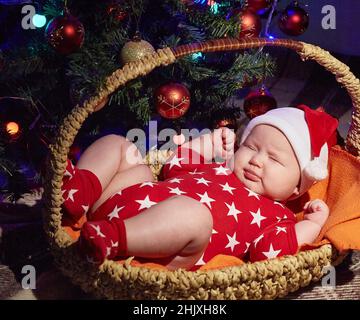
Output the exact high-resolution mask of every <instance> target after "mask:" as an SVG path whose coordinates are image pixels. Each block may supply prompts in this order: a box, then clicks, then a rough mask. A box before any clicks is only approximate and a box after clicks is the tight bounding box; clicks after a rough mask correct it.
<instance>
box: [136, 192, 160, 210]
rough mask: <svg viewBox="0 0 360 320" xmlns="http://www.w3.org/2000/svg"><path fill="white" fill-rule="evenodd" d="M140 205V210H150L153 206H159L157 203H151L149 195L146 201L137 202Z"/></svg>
mask: <svg viewBox="0 0 360 320" xmlns="http://www.w3.org/2000/svg"><path fill="white" fill-rule="evenodd" d="M135 201H136V202H137V203H138V204H140V207H139V209H138V210H141V209H149V208H150V207H151V206H153V205H154V204H157V202H154V201H151V200H150V198H149V195H147V196H146V197H145V199H144V200H135Z"/></svg>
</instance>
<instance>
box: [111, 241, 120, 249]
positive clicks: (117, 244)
mask: <svg viewBox="0 0 360 320" xmlns="http://www.w3.org/2000/svg"><path fill="white" fill-rule="evenodd" d="M110 242H111V247H113V248H117V247H118V246H119V242H118V241H116V242H113V241H112V240H110Z"/></svg>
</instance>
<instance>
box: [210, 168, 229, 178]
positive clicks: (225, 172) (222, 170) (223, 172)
mask: <svg viewBox="0 0 360 320" xmlns="http://www.w3.org/2000/svg"><path fill="white" fill-rule="evenodd" d="M213 169H214V170H215V171H216V173H215V174H216V175H217V176H218V175H220V174H224V175H226V176H227V175H228V172H227V171H228V170H230V169H229V168H225V167H223V166H219V167H217V168H213Z"/></svg>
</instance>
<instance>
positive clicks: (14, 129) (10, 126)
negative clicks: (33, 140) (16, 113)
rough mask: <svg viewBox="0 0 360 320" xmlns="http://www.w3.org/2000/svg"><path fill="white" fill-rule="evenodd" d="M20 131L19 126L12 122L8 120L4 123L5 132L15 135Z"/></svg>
mask: <svg viewBox="0 0 360 320" xmlns="http://www.w3.org/2000/svg"><path fill="white" fill-rule="evenodd" d="M19 131H20V126H19V125H18V124H17V123H16V122H14V121H10V122H8V123H7V124H6V132H8V133H9V134H10V135H11V136H13V137H14V136H16V135H17V134H18V133H19Z"/></svg>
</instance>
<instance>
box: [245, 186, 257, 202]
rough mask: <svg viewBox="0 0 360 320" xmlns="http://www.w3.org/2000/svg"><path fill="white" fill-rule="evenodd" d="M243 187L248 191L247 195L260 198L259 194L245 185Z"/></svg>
mask: <svg viewBox="0 0 360 320" xmlns="http://www.w3.org/2000/svg"><path fill="white" fill-rule="evenodd" d="M244 189H246V190H247V191H248V192H249V194H248V197H255V198H256V199H258V200H260V199H259V195H258V194H257V193H256V192H254V191H251V190H250V189H248V188H245V187H244Z"/></svg>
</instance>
